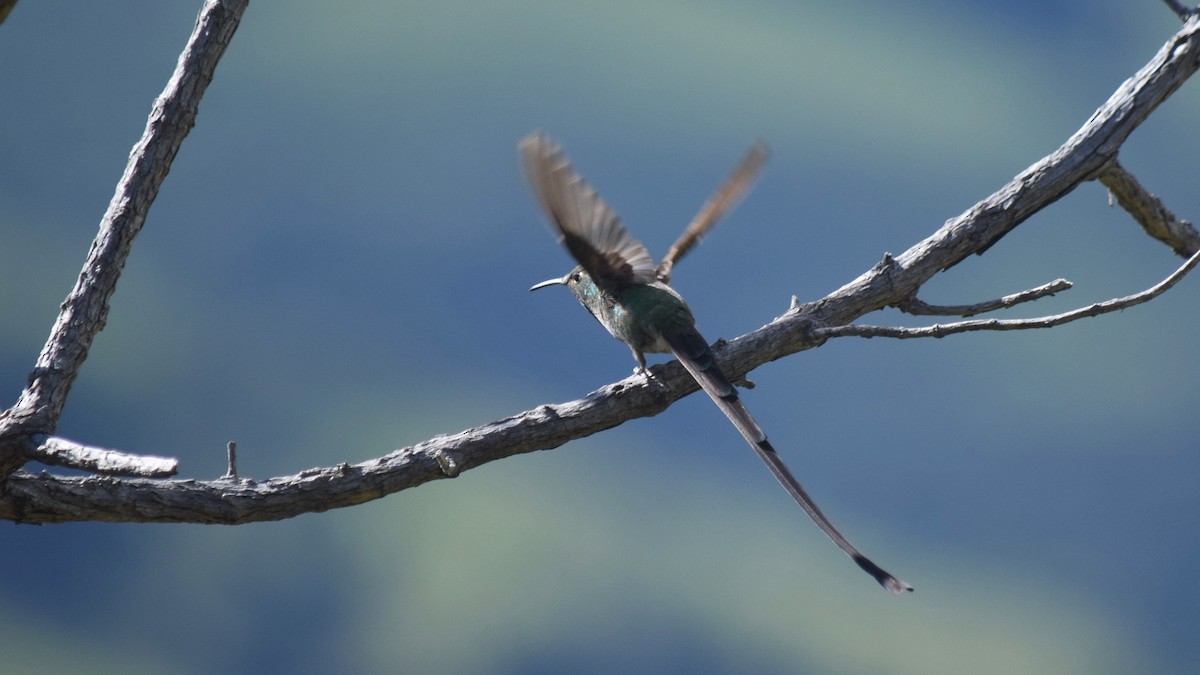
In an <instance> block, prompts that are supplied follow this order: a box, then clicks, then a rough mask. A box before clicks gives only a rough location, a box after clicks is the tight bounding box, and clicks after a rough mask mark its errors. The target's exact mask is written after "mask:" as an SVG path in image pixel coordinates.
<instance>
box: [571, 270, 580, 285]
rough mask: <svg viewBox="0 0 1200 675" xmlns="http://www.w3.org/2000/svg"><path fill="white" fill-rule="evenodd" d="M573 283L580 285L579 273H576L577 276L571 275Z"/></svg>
mask: <svg viewBox="0 0 1200 675" xmlns="http://www.w3.org/2000/svg"><path fill="white" fill-rule="evenodd" d="M571 281H573V282H575V283H579V272H576V273H575V274H572V275H571Z"/></svg>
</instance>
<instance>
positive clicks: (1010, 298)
mask: <svg viewBox="0 0 1200 675" xmlns="http://www.w3.org/2000/svg"><path fill="white" fill-rule="evenodd" d="M1071 286H1072V284H1071V282H1069V281H1067V280H1066V279H1055V280H1054V281H1051V282H1050V283H1048V284H1042V285H1041V286H1038V287H1036V288H1031V289H1029V290H1027V291H1021V292H1020V293H1013V294H1012V295H1006V296H1004V297H1002V298H996V299H995V300H987V301H984V302H979V303H976V304H974V305H930V304H928V303H925V302H923V301H921V300H920V299H918V298H909V299H908V300H905V301H903V302H900V303H897V305H896V309H899V310H901V311H903V312H906V313H908V314H912V315H913V316H974V315H976V314H983V313H984V312H994V311H996V310H998V309H1007V308H1009V307H1012V306H1014V305H1019V304H1021V303H1022V302H1030V301H1032V300H1037V299H1039V298H1044V297H1046V296H1048V295H1054V294H1055V293H1058V292H1059V291H1066V290H1069V289H1070V288H1071Z"/></svg>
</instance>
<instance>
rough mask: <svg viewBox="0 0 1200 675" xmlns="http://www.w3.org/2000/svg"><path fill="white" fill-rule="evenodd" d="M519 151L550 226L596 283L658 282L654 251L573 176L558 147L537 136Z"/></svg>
mask: <svg viewBox="0 0 1200 675" xmlns="http://www.w3.org/2000/svg"><path fill="white" fill-rule="evenodd" d="M517 149H518V150H519V151H520V154H521V163H522V164H523V165H524V167H525V176H526V178H528V180H529V186H530V187H531V188H532V189H533V194H534V196H535V197H537V200H538V203H540V204H541V205H542V210H543V211H545V212H546V217H547V218H549V220H550V225H551V226H552V227H553V228H554V231H555V233H556V234H557V235H558V238H559V240H560V241H561V242H562V243H563V244H564V245H566V247H567V250H568V251H570V252H571V256H572V257H574V258H575V260H576V261H578V262H579V264H580V265H582V266H583V269H584V270H586V271H587V273H588V275H589V276H591V277H592V279H593V280H595V282H596V283H597V284H599V285H600V286H601V287H602V288H605V289H607V290H610V291H615V290H618V289H620V288H623V287H625V286H628V285H631V284H649V283H652V282H653V281H654V280H655V276H654V260H653V259H652V258H651V257H650V252H649V251H647V250H646V247H645V246H643V245H642V243H641V242H640V241H638V240H637V239H634V238H633V237H632V236H631V235H630V234H629V232H628V230H626V229H625V227H624V226H623V225H621V219H620V218H618V217H617V214H616V213H615V212H613V210H612V209H611V208H609V206H608V204H605V203H604V200H602V199H600V196H599V195H597V194H596V191H595V190H593V189H592V188H591V186H589V185H588V184H587V183H586V182H584V180H583V178H582V177H581V176H580V175H579V174H578V173H576V172H575V169H573V168H572V167H571V163H570V161H568V160H567V158H566V155H564V154H563V151H562V148H561V147H560V146H559V145H558V144H557V143H555V142H554V141H553V140H551V139H550V137H549V136H546V135H545V134H543V133H541V132H534V133H532V134H530V135H529V136H526V137H525V139H524V140H522V141H521V143H520V144H519V145H518V146H517Z"/></svg>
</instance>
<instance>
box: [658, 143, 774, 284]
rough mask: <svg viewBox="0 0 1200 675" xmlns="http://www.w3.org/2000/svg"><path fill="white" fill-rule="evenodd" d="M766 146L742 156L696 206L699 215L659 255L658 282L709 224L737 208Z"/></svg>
mask: <svg viewBox="0 0 1200 675" xmlns="http://www.w3.org/2000/svg"><path fill="white" fill-rule="evenodd" d="M767 154H768V153H767V146H766V145H764V144H763V143H762V141H758V142H756V143H755V144H754V145H752V146H750V149H749V150H748V151H746V156H745V157H743V158H742V161H741V163H739V164H738V165H737V168H735V169H734V170H733V173H731V174H730V175H729V178H727V179H725V183H724V184H723V185H721V187H719V188H717V191H716V192H714V193H713V196H712V197H709V199H708V201H707V202H705V203H704V206H702V207H700V212H699V213H697V214H696V217H695V218H693V219H692V222H690V223H688V226H687V228H686V229H684V231H683V234H682V235H681V236H680V237H679V240H678V241H676V242H675V243H674V244H672V245H671V250H669V251H667V254H666V255H665V256H663V259H662V261H661V262H659V263H658V270H657V276H658V280H659V281H661V282H663V283H664V284H666V283H670V281H671V268H673V267H674V266H675V263H677V262H679V259H680V258H682V257H683V256H685V255H687V252H688V251H690V250H692V247H693V246H695V245H696V244H698V243H699V242H700V240H701V239H703V238H704V235H705V234H708V231H709V230H711V229H712V227H713V225H716V224H717V221H718V220H720V219H721V216H723V215H725V214H726V213H727V212H728V211H730V210H731V209H733V207H735V206H737V203H738V202H739V201H741V200H742V197H744V196H746V192H747V191H749V189H750V185H751V184H753V183H754V179H755V178H756V177H757V176H758V172H759V171H760V170H762V166H763V164H764V163H765V162H766V161H767Z"/></svg>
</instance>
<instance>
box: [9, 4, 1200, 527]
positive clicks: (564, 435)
mask: <svg viewBox="0 0 1200 675" xmlns="http://www.w3.org/2000/svg"><path fill="white" fill-rule="evenodd" d="M1197 68H1200V18H1198V17H1192V18H1190V19H1189V20H1188V21H1187V22H1186V23H1185V25H1184V26H1183V28H1182V29H1181V30H1180V31H1179V32H1178V33H1176V34H1175V35H1173V36H1172V37H1171V38H1170V39H1169V40H1167V42H1166V43H1165V44H1164V45H1163V47H1162V48H1161V49H1160V50H1159V52H1158V53H1157V54H1156V55H1155V56H1154V57H1153V59H1151V61H1150V62H1149V63H1147V64H1146V65H1145V66H1144V67H1143V68H1142V69H1141V70H1139V71H1138V72H1137V73H1136V74H1135V75H1134V76H1133V77H1131V78H1130V79H1129V80H1127V81H1126V82H1124V83H1123V84H1122V85H1121V86H1120V88H1119V89H1118V90H1117V91H1116V92H1114V93H1113V94H1112V96H1111V97H1110V98H1109V100H1108V101H1107V102H1105V103H1104V104H1103V105H1102V106H1100V108H1098V109H1097V110H1096V111H1095V113H1093V114H1092V116H1091V117H1090V118H1089V119H1088V120H1087V121H1086V122H1085V123H1084V125H1083V126H1082V127H1081V128H1080V129H1079V131H1077V132H1076V133H1075V134H1074V135H1073V136H1071V138H1070V139H1068V140H1067V141H1066V142H1065V143H1064V144H1063V145H1062V146H1061V147H1060V148H1058V149H1057V150H1055V151H1054V152H1053V153H1051V154H1050V155H1048V156H1046V157H1045V158H1043V159H1042V160H1040V161H1039V162H1037V163H1035V164H1034V165H1032V166H1030V167H1029V168H1028V169H1026V170H1025V171H1024V172H1022V173H1021V174H1020V175H1018V176H1017V177H1016V178H1014V179H1013V180H1012V181H1010V182H1009V183H1008V184H1006V185H1004V186H1003V187H1001V188H1000V189H999V190H998V191H997V192H996V193H994V194H993V195H991V196H990V197H988V198H986V199H984V200H983V201H981V202H979V203H978V204H976V205H975V206H974V207H972V208H971V209H970V210H968V211H967V212H965V213H963V214H961V215H959V216H957V217H956V218H953V219H951V220H949V221H947V222H946V224H945V225H943V226H942V227H941V228H939V229H938V230H937V231H936V232H934V233H933V234H932V235H930V236H929V237H928V238H926V239H925V240H923V241H921V242H918V243H917V244H916V245H914V246H913V247H912V248H910V249H909V250H908V251H905V252H904V253H903V254H901V255H899V256H897V257H895V258H892V257H891V256H887V257H885V258H884V260H883V261H882V262H880V263H879V264H877V265H875V266H874V267H873V268H871V269H870V270H868V271H866V272H864V273H863V274H861V275H860V276H859V277H858V278H856V279H854V280H853V281H851V282H850V283H848V284H846V285H844V286H843V287H842V288H840V289H838V290H836V291H834V292H833V293H831V294H830V295H828V296H826V297H825V298H823V299H821V300H819V301H817V302H813V303H809V304H806V305H799V304H797V305H796V306H794V307H793V308H791V309H790V310H788V311H787V312H786V313H785V314H784V315H783V316H781V317H779V318H777V319H775V320H774V321H772V322H771V323H769V324H767V325H766V326H763V327H762V328H760V329H758V330H756V331H753V332H751V333H748V334H746V335H744V336H742V337H739V338H737V339H735V340H732V341H730V342H728V343H718V345H717V346H716V347H715V349H714V351H715V354H716V356H717V358H718V360H719V361H720V366H721V369H722V370H723V371H724V372H725V373H726V375H727V376H728V377H729V378H730V379H731V380H733V381H737V380H740V379H742V378H744V377H745V375H746V374H747V373H748V372H749V371H751V370H753V369H754V368H756V367H758V366H760V365H762V364H764V363H767V362H770V361H773V360H775V359H778V358H782V357H784V356H787V355H789V354H793V353H795V352H797V351H801V350H804V349H810V348H812V347H815V346H818V345H820V344H821V343H823V342H824V341H825V340H827V339H828V337H829V336H828V335H827V334H822V332H821V331H822V330H826V327H829V326H841V325H843V324H847V323H850V322H851V321H853V320H855V319H857V318H858V317H860V316H863V315H864V314H867V313H869V312H872V311H875V310H878V309H881V308H883V307H887V306H891V305H896V304H897V303H900V302H903V301H904V300H905V299H907V298H912V297H915V295H916V292H917V290H918V289H919V288H920V287H921V286H922V285H923V284H924V283H925V282H926V281H928V280H929V279H930V278H931V277H932V276H934V275H935V274H937V273H938V272H940V271H943V270H945V269H949V268H950V267H953V266H954V265H956V264H957V263H959V262H961V261H962V260H964V259H965V258H966V257H967V256H970V255H972V254H980V253H982V252H984V251H986V250H987V248H988V247H989V246H991V245H992V244H994V243H995V242H996V241H998V240H999V239H1000V238H1002V237H1003V236H1004V235H1006V234H1007V233H1008V232H1010V231H1012V230H1013V229H1014V228H1015V227H1017V226H1018V225H1019V224H1020V223H1022V222H1023V221H1024V220H1025V219H1027V218H1028V217H1029V216H1030V215H1032V214H1034V213H1036V212H1037V211H1039V210H1041V209H1042V208H1044V207H1046V206H1047V205H1049V204H1051V203H1053V202H1054V201H1056V200H1058V199H1059V198H1061V197H1062V196H1063V195H1065V194H1067V193H1068V192H1070V191H1071V190H1073V189H1074V188H1075V187H1077V186H1078V185H1079V184H1080V183H1082V182H1084V181H1087V180H1090V179H1092V178H1094V177H1095V176H1096V175H1097V173H1098V172H1099V171H1100V170H1101V169H1103V168H1104V166H1105V165H1106V164H1107V163H1108V162H1109V161H1110V160H1111V159H1112V158H1113V157H1115V156H1116V153H1117V151H1118V150H1119V148H1120V147H1121V144H1122V143H1124V141H1125V139H1126V138H1127V137H1128V136H1129V134H1130V133H1132V131H1133V130H1134V129H1136V128H1137V126H1138V125H1139V124H1140V123H1141V122H1142V121H1143V120H1145V119H1146V117H1147V116H1149V115H1150V114H1151V113H1152V112H1153V111H1154V110H1155V108H1157V106H1158V105H1159V104H1160V103H1162V102H1163V101H1164V100H1166V98H1167V97H1169V96H1170V95H1171V94H1172V93H1173V92H1174V91H1175V90H1176V89H1178V88H1179V87H1180V86H1181V85H1182V84H1183V82H1184V81H1185V80H1186V79H1187V78H1188V77H1190V76H1191V75H1192V74H1193V73H1194V72H1195V71H1196V70H1197ZM1194 264H1195V259H1194V258H1193V259H1191V260H1189V261H1188V266H1185V267H1187V268H1188V269H1190V266H1191V265H1194ZM1182 273H1186V271H1185V272H1182ZM1182 273H1176V275H1173V276H1172V278H1169V279H1168V280H1167V281H1165V282H1163V284H1160V286H1162V289H1161V290H1158V291H1155V290H1154V289H1152V290H1151V291H1150V292H1147V293H1145V294H1139V296H1141V297H1139V296H1131V297H1133V298H1134V299H1133V300H1130V299H1121V300H1119V301H1116V302H1122V301H1123V302H1125V303H1126V304H1125V305H1124V306H1132V305H1133V304H1137V302H1145V301H1146V300H1148V299H1150V298H1151V297H1154V295H1156V294H1157V293H1161V292H1162V291H1163V290H1165V289H1166V287H1169V284H1170V283H1174V281H1175V280H1177V278H1178V276H1182ZM1156 288H1157V287H1156ZM1110 302H1114V301H1110ZM1107 304H1108V303H1100V304H1099V305H1096V306H1093V307H1092V308H1084V309H1083V310H1079V311H1081V312H1094V313H1096V314H1099V313H1103V312H1104V311H1112V310H1108V309H1106V306H1107ZM1051 319H1052V320H1055V321H1062V320H1061V319H1053V318H1051ZM964 323H967V324H974V323H987V322H964ZM653 371H654V378H655V380H656V383H655V384H646V383H645V381H644V378H636V379H633V378H630V379H626V380H623V381H621V382H617V383H615V384H612V385H609V386H606V387H604V388H602V389H599V390H597V391H594V392H592V393H590V394H588V395H587V396H586V397H584V398H582V399H579V400H577V401H572V402H569V403H562V404H556V405H545V406H540V407H538V408H535V409H533V410H530V411H527V412H524V413H521V414H519V415H515V416H513V417H509V418H506V419H503V420H499V421H496V422H491V423H488V424H485V425H482V426H479V427H476V428H474V429H468V430H466V431H463V432H460V433H458V434H455V435H453V436H446V437H437V438H434V439H430V440H428V441H425V442H423V443H419V444H417V445H415V446H412V447H410V448H404V449H402V450H397V451H395V452H393V453H391V454H388V455H386V456H384V457H381V458H379V459H375V460H371V461H367V462H362V463H360V464H355V465H346V464H341V465H337V466H334V467H328V468H322V469H314V470H310V471H305V472H302V473H300V474H296V475H294V476H286V477H282V478H274V479H270V480H267V481H262V482H254V481H245V480H243V481H241V482H234V481H228V480H225V481H221V480H217V481H179V480H169V481H163V480H147V479H121V478H113V477H103V476H102V477H86V478H75V477H61V476H54V475H50V474H45V473H43V474H38V475H34V474H30V473H27V472H21V471H18V472H16V473H14V474H12V475H11V476H10V477H9V480H8V482H7V484H5V485H3V486H0V488H2V489H0V518H7V519H11V520H16V521H24V522H62V521H69V520H113V521H162V522H199V523H241V522H249V521H254V520H272V519H280V518H287V517H290V516H293V515H297V514H299V513H305V512H310V511H324V510H327V509H331V508H337V507H342V506H350V505H353V504H358V503H362V502H365V501H369V500H372V499H377V498H380V497H383V496H385V495H387V494H390V493H393V492H396V491H399V490H403V489H405V488H408V487H413V486H415V485H419V484H421V483H424V482H427V481H430V480H435V479H439V478H448V477H453V476H456V475H458V474H459V473H461V472H462V471H465V470H469V469H471V468H474V467H476V466H480V465H482V464H485V463H487V462H490V461H494V460H497V459H501V458H504V457H508V456H512V455H515V454H520V453H525V452H531V451H534V450H540V449H549V448H554V447H557V446H559V445H562V444H563V443H566V442H568V441H570V440H573V439H576V438H581V437H584V436H587V435H590V434H593V433H596V432H598V431H602V430H604V429H608V428H611V427H613V426H616V425H618V424H621V423H623V422H625V421H627V420H629V419H634V418H637V417H645V416H650V415H655V414H658V413H659V412H662V411H663V410H665V409H666V408H667V407H668V406H670V405H671V404H672V403H673V402H674V401H675V400H677V399H679V398H681V397H682V396H685V395H687V394H689V393H691V392H693V391H695V390H696V388H697V385H696V383H695V380H693V379H692V378H691V377H690V376H689V375H688V374H687V373H686V372H685V371H684V369H683V367H682V366H681V365H680V364H679V363H678V362H674V361H673V362H670V363H667V364H665V365H661V366H655V367H654V369H653ZM54 419H57V417H54ZM2 429H3V421H2V420H0V430H2ZM0 438H3V436H2V435H0Z"/></svg>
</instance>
